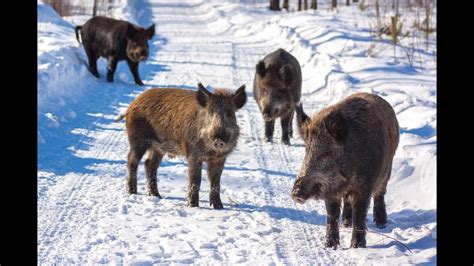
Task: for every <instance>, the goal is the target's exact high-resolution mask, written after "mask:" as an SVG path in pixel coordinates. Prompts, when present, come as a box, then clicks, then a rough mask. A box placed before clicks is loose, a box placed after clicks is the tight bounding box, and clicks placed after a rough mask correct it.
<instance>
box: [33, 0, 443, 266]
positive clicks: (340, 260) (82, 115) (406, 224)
mask: <svg viewBox="0 0 474 266" xmlns="http://www.w3.org/2000/svg"><path fill="white" fill-rule="evenodd" d="M128 2H130V3H133V4H129V3H128ZM236 2H237V1H233V3H232V2H231V1H209V2H208V1H203V0H194V1H193V0H185V1H184V0H183V1H175V0H168V1H164V0H159V1H152V0H150V1H145V0H139V1H125V0H121V1H118V5H117V6H118V8H117V9H116V10H115V11H114V12H115V13H114V14H115V16H116V17H120V18H125V19H127V20H130V21H133V22H136V23H138V24H140V25H142V26H148V25H150V24H151V23H156V25H157V27H156V32H157V34H156V36H155V37H154V38H153V39H152V40H151V43H150V44H151V45H150V47H151V52H150V57H149V60H148V61H147V63H146V64H143V65H140V74H141V77H142V79H143V81H144V83H145V84H147V86H146V87H138V86H136V85H134V83H133V78H132V76H131V74H130V72H129V70H128V68H127V66H126V64H125V63H123V62H122V63H119V67H118V69H117V72H116V74H115V79H116V82H115V83H113V84H109V83H107V82H106V81H105V69H106V62H105V60H103V59H101V61H99V72H100V74H101V76H102V77H101V79H100V80H97V79H95V78H94V77H93V76H92V75H91V74H90V73H89V72H88V71H87V69H86V68H85V66H84V65H83V64H82V60H85V55H84V52H83V49H82V47H80V46H79V45H78V43H77V42H76V40H75V35H74V29H73V27H74V25H73V24H71V23H70V22H71V21H72V22H74V23H82V22H83V21H85V20H86V19H87V18H83V17H82V18H81V17H72V18H68V21H70V22H67V21H65V20H63V19H62V18H60V17H59V16H57V14H55V13H54V11H53V10H52V9H50V8H49V7H48V6H45V5H43V4H42V3H40V2H39V6H38V15H39V16H38V121H39V126H38V148H39V152H38V262H39V263H40V264H49V263H61V264H63V263H75V264H85V263H87V264H91V263H120V264H121V263H125V264H130V263H133V264H145V265H147V264H182V263H196V264H203V263H206V264H208V263H211V264H236V263H245V264H251V263H258V264H265V265H267V264H273V265H275V264H278V265H281V264H285V265H286V264H290V265H306V264H316V263H318V264H331V265H332V264H360V265H367V264H383V265H385V264H407V263H427V264H436V54H435V52H436V39H435V38H434V39H433V41H432V42H431V43H430V46H429V49H428V50H427V51H423V52H422V53H420V57H421V58H420V59H421V60H423V69H421V68H419V67H417V65H416V64H415V67H410V66H408V63H407V62H406V60H403V58H399V59H398V60H393V50H392V49H393V48H392V47H391V46H390V44H389V42H388V41H387V42H385V43H384V42H381V43H379V44H377V46H376V47H375V48H373V50H375V51H376V52H377V55H376V56H374V57H368V56H366V51H367V50H368V49H369V47H370V46H371V45H373V42H372V37H371V36H370V34H369V32H368V23H369V22H368V21H370V20H369V19H366V20H364V19H363V18H364V15H363V14H362V13H361V12H360V11H359V10H358V9H357V8H356V7H355V6H352V7H349V8H347V7H340V9H339V12H338V13H335V12H332V11H329V10H328V9H327V8H321V9H320V10H318V11H316V12H313V11H305V12H301V13H289V14H288V13H272V12H269V11H267V10H266V8H265V7H266V4H257V5H243V4H239V3H236ZM265 2H267V1H265ZM277 48H284V49H286V50H288V51H289V52H291V53H292V54H293V55H294V56H295V57H296V58H297V59H298V60H299V62H300V64H301V65H302V70H303V79H304V81H303V96H302V102H303V104H304V106H305V110H306V111H307V112H308V113H310V114H314V113H315V112H317V111H318V110H320V109H321V108H323V107H324V106H326V105H328V104H331V103H335V102H337V101H339V100H340V99H342V98H344V97H345V96H347V95H350V94H352V93H355V92H359V91H367V92H373V93H376V94H378V95H380V96H382V97H383V98H385V99H386V100H387V101H389V102H390V103H391V104H392V106H393V107H394V109H395V111H396V113H397V118H398V119H399V123H400V126H401V141H400V145H399V148H398V150H397V153H396V158H395V161H394V165H393V169H392V177H391V181H390V182H389V185H388V192H387V196H386V199H387V210H388V216H389V224H388V227H387V228H385V229H383V230H379V229H376V228H375V226H374V224H373V222H372V210H369V217H368V227H369V230H371V231H376V232H380V233H383V234H386V235H389V236H391V237H393V238H395V239H397V240H399V241H401V242H403V243H405V244H406V245H408V247H409V248H410V249H411V250H412V252H413V253H410V252H409V251H407V250H406V249H405V248H404V247H402V246H400V245H399V244H398V243H396V242H395V241H394V240H392V239H389V238H385V237H383V236H381V235H377V234H372V233H369V234H368V235H367V244H368V248H366V249H348V246H349V244H350V236H351V231H350V229H343V228H341V248H340V249H338V250H336V251H334V250H332V249H326V248H324V237H325V221H326V216H325V215H326V211H325V207H324V203H323V202H315V201H312V202H309V203H307V204H305V205H296V204H295V203H294V202H293V201H292V200H291V199H290V196H289V193H290V190H291V187H292V185H293V182H294V179H295V175H296V173H297V172H298V170H299V168H300V166H301V163H302V159H303V156H304V147H303V143H302V141H301V139H300V138H299V137H296V138H295V139H293V140H292V142H293V145H292V146H291V147H288V146H285V145H283V144H281V143H280V141H279V136H281V135H280V134H281V131H280V127H279V126H277V127H276V132H275V140H276V141H275V142H274V143H266V142H265V141H263V121H262V118H261V116H260V114H259V111H258V107H257V105H256V103H255V101H254V100H253V98H252V97H251V96H252V94H251V91H252V89H251V87H252V80H253V75H254V67H255V64H256V63H257V61H258V60H259V59H260V58H262V57H263V56H264V55H265V54H267V53H269V52H271V51H273V50H275V49H277ZM400 55H401V54H400ZM198 81H201V82H203V83H204V84H205V85H210V86H211V87H213V86H215V87H228V88H231V89H236V88H238V87H239V86H240V85H241V84H246V85H247V88H248V89H247V93H248V96H249V101H248V103H247V104H246V105H245V107H244V108H243V109H242V110H241V111H239V112H238V115H237V117H238V118H237V119H238V123H239V125H240V127H241V138H240V140H239V143H238V146H237V148H236V150H235V151H234V152H233V153H232V154H231V156H230V157H229V159H228V161H227V164H226V167H225V170H224V173H223V176H222V186H221V187H222V194H221V196H222V199H223V202H224V207H225V209H224V210H218V211H217V210H213V209H211V208H210V207H209V202H208V200H207V199H208V192H209V184H208V182H207V179H206V173H203V183H202V186H201V194H200V195H201V196H200V199H201V201H200V207H199V208H188V207H186V206H185V195H186V183H187V181H186V173H187V163H186V161H185V160H183V159H180V158H174V159H171V158H168V157H165V158H164V160H163V162H162V163H161V167H160V169H159V189H160V192H161V194H162V195H163V196H164V199H161V200H159V199H157V198H153V197H149V196H146V193H145V184H144V170H143V164H141V165H140V168H139V187H138V189H139V193H138V195H132V196H128V195H127V194H126V192H125V190H124V187H125V186H124V180H125V175H126V168H125V160H126V154H127V152H128V142H127V139H126V133H125V130H124V123H123V122H114V119H115V117H116V116H117V115H118V114H119V112H121V111H123V110H124V109H125V108H126V107H127V105H128V104H129V103H130V102H131V101H132V100H133V99H134V97H135V96H137V95H138V94H139V93H140V92H142V91H143V90H144V89H147V88H151V87H175V86H176V87H181V88H185V89H193V88H194V87H195V86H196V84H197V82H198Z"/></svg>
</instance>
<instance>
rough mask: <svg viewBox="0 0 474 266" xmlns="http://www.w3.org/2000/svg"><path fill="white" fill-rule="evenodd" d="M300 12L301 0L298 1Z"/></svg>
mask: <svg viewBox="0 0 474 266" xmlns="http://www.w3.org/2000/svg"><path fill="white" fill-rule="evenodd" d="M298 11H301V0H298Z"/></svg>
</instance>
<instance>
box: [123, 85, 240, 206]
mask: <svg viewBox="0 0 474 266" xmlns="http://www.w3.org/2000/svg"><path fill="white" fill-rule="evenodd" d="M246 101H247V95H246V92H245V85H242V86H241V87H240V88H239V89H237V91H235V92H234V93H231V92H230V91H228V90H225V89H215V90H214V92H212V93H211V92H209V91H208V90H206V88H204V86H203V85H202V84H201V83H199V84H198V90H197V91H191V90H184V89H165V88H159V89H150V90H147V91H145V92H143V93H142V94H141V95H139V96H138V97H137V98H136V99H135V100H134V101H133V102H132V103H131V104H130V106H129V107H128V109H127V111H126V113H125V115H124V117H125V123H126V128H127V133H128V141H129V143H130V152H129V153H128V160H127V169H128V177H127V185H126V186H127V191H128V192H129V193H130V194H136V193H137V168H138V164H139V162H140V160H141V158H142V156H143V155H144V154H145V152H146V151H148V158H147V159H146V160H145V170H146V178H147V189H148V193H149V195H152V196H157V197H160V198H161V196H160V194H159V192H158V186H157V177H156V174H157V171H158V167H159V164H160V162H161V159H162V158H163V156H164V155H165V154H169V155H171V156H176V155H178V156H184V157H185V158H186V159H187V161H188V174H189V185H188V206H190V207H198V206H199V189H200V186H201V170H202V164H203V163H207V164H208V171H207V173H208V178H209V183H210V186H211V189H210V194H209V202H210V205H211V206H213V207H214V209H222V208H223V205H222V201H221V198H220V180H221V175H222V171H223V170H224V163H225V160H226V158H227V156H228V155H229V154H230V153H231V152H232V150H233V149H234V148H235V146H236V144H237V139H238V137H239V126H238V125H237V120H236V116H235V112H236V111H237V110H238V109H240V108H242V106H244V104H245V102H246ZM119 119H120V117H119Z"/></svg>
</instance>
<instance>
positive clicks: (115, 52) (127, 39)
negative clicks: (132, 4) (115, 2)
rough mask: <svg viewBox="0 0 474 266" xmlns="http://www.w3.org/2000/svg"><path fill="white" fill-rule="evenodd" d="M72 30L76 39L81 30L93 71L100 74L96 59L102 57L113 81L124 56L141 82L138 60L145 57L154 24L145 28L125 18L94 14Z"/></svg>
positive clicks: (137, 81)
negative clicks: (119, 18) (95, 15)
mask: <svg viewBox="0 0 474 266" xmlns="http://www.w3.org/2000/svg"><path fill="white" fill-rule="evenodd" d="M75 30H76V39H77V41H78V42H80V41H79V31H80V32H81V39H82V42H83V44H84V50H85V51H86V54H87V58H88V59H89V70H90V72H91V73H92V75H94V76H96V77H97V78H98V77H99V72H98V71H97V59H98V58H99V57H105V58H106V59H107V61H108V65H107V81H108V82H113V81H114V73H115V69H116V68H117V63H118V62H119V61H122V60H126V61H127V64H128V66H129V67H130V71H131V72H132V74H133V78H134V79H135V83H136V84H138V85H144V84H143V82H142V80H141V79H140V76H139V75H138V64H139V63H140V62H141V61H145V60H147V58H148V51H149V49H148V40H150V39H151V38H152V37H153V35H154V34H155V24H153V25H151V26H150V27H149V28H147V29H144V28H142V27H139V26H136V25H133V24H132V23H130V22H127V21H123V20H116V19H112V18H107V17H101V16H97V17H93V18H91V19H89V20H88V21H87V22H86V23H85V24H84V25H82V26H76V27H75Z"/></svg>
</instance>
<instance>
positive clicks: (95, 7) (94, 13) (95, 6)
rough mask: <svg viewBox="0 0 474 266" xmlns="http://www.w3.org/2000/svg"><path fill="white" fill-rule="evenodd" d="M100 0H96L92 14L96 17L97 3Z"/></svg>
mask: <svg viewBox="0 0 474 266" xmlns="http://www.w3.org/2000/svg"><path fill="white" fill-rule="evenodd" d="M98 2H99V0H94V6H93V7H92V16H93V17H95V16H96V15H97V4H98Z"/></svg>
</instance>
